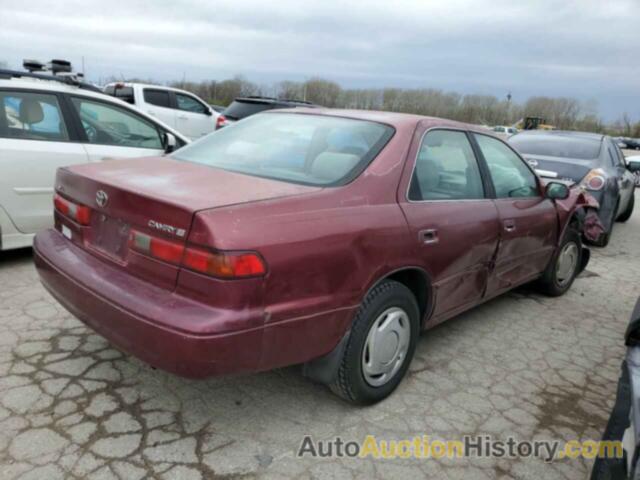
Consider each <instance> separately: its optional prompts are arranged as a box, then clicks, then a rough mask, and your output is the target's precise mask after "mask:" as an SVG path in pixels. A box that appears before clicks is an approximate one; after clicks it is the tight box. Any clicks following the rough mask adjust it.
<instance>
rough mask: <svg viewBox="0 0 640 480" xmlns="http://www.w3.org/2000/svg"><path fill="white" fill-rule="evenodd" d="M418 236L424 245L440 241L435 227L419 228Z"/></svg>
mask: <svg viewBox="0 0 640 480" xmlns="http://www.w3.org/2000/svg"><path fill="white" fill-rule="evenodd" d="M418 236H419V238H420V241H421V242H422V243H424V244H425V245H432V244H434V243H438V242H439V241H440V239H439V238H438V230H436V229H435V228H429V229H427V230H420V232H419V234H418Z"/></svg>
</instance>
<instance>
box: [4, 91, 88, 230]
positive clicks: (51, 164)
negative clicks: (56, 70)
mask: <svg viewBox="0 0 640 480" xmlns="http://www.w3.org/2000/svg"><path fill="white" fill-rule="evenodd" d="M0 117H1V118H0V172H2V174H0V208H3V209H4V210H5V212H6V213H7V214H8V215H9V217H10V219H11V221H12V222H13V224H14V225H15V227H16V229H17V230H19V231H20V232H22V233H26V234H32V233H37V232H39V231H40V230H45V229H46V228H49V227H50V226H52V225H53V191H54V189H53V187H54V182H55V176H56V170H57V169H58V167H62V166H66V165H74V164H79V163H86V162H87V154H86V152H85V150H84V149H83V148H82V145H80V144H79V143H77V140H75V139H73V138H72V137H73V135H72V133H71V132H70V129H69V128H68V121H67V119H65V117H64V115H63V110H62V108H61V104H60V98H59V96H58V95H56V94H50V93H44V92H37V91H31V90H29V91H26V90H25V91H22V90H13V91H9V90H0Z"/></svg>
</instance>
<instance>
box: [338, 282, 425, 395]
mask: <svg viewBox="0 0 640 480" xmlns="http://www.w3.org/2000/svg"><path fill="white" fill-rule="evenodd" d="M419 333H420V328H419V309H418V304H417V302H416V299H415V297H414V295H413V293H412V292H411V290H409V289H408V288H407V287H405V286H404V285H403V284H401V283H399V282H395V281H392V280H385V281H384V282H382V283H381V284H380V285H378V286H377V287H375V288H374V289H373V290H372V291H371V292H370V293H369V294H368V295H367V297H366V298H365V300H364V302H363V303H362V305H361V307H360V309H359V310H358V313H357V314H356V317H355V319H354V321H353V325H352V327H351V333H350V335H349V340H348V341H347V346H346V348H345V349H344V353H343V355H342V359H341V361H340V366H339V368H338V372H337V375H336V379H335V380H334V382H333V383H332V384H331V385H330V388H331V390H332V391H333V392H334V393H336V394H337V395H339V396H340V397H342V398H344V399H345V400H347V401H349V402H352V403H357V404H371V403H375V402H378V401H380V400H382V399H384V398H386V397H387V396H389V395H390V394H391V393H392V392H393V391H394V390H395V389H396V387H397V386H398V384H399V383H400V381H401V380H402V378H403V377H404V375H405V373H406V372H407V369H408V368H409V364H410V363H411V359H412V358H413V353H414V351H415V348H416V342H417V339H418V335H419Z"/></svg>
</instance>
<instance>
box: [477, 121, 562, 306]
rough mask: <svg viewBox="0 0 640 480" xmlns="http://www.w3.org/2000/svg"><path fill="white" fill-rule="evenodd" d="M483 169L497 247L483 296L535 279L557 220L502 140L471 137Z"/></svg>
mask: <svg viewBox="0 0 640 480" xmlns="http://www.w3.org/2000/svg"><path fill="white" fill-rule="evenodd" d="M473 138H474V141H475V143H476V146H477V151H478V152H479V155H480V156H481V158H482V161H483V162H484V164H485V165H486V168H487V170H488V172H489V175H490V177H491V181H492V187H493V190H494V194H495V197H496V198H495V201H494V202H495V205H496V208H497V210H498V216H499V220H500V245H499V248H498V253H497V256H496V259H495V270H494V274H493V275H492V276H491V279H490V281H489V287H488V289H487V293H488V295H492V294H496V293H499V292H501V291H504V290H507V289H510V288H513V287H514V286H516V285H519V284H521V283H524V282H526V281H527V280H531V279H533V278H535V277H536V276H537V275H539V274H540V272H542V271H543V270H544V269H545V268H546V266H547V264H548V262H549V260H550V258H551V255H552V254H553V250H554V248H555V243H556V239H557V235H558V232H557V230H558V218H557V213H556V209H555V205H554V204H553V202H552V201H551V200H549V199H547V198H545V197H544V194H543V188H542V186H541V184H540V183H539V181H538V178H537V177H536V175H535V174H534V173H533V171H532V169H531V167H529V165H528V164H527V163H526V162H525V161H524V160H523V159H522V158H521V157H520V156H519V155H518V154H517V153H516V152H515V151H514V150H513V149H511V147H509V146H508V145H507V144H506V143H505V142H503V141H501V140H499V139H497V138H495V137H491V136H488V135H482V134H478V133H474V134H473Z"/></svg>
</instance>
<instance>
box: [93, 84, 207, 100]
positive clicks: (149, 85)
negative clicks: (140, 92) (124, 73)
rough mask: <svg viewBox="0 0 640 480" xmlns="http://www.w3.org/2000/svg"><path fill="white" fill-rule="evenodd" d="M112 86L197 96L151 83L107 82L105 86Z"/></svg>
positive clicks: (186, 91) (179, 89) (182, 90)
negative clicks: (168, 91)
mask: <svg viewBox="0 0 640 480" xmlns="http://www.w3.org/2000/svg"><path fill="white" fill-rule="evenodd" d="M113 85H124V86H125V87H134V86H137V87H142V88H149V89H155V90H158V89H160V90H170V91H172V92H180V93H188V94H189V95H192V96H194V97H196V96H197V95H195V94H193V93H191V92H190V91H188V90H184V89H182V88H174V87H167V86H166V85H157V84H156V85H154V84H153V83H140V82H109V83H107V84H106V85H105V88H106V87H110V86H113Z"/></svg>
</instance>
